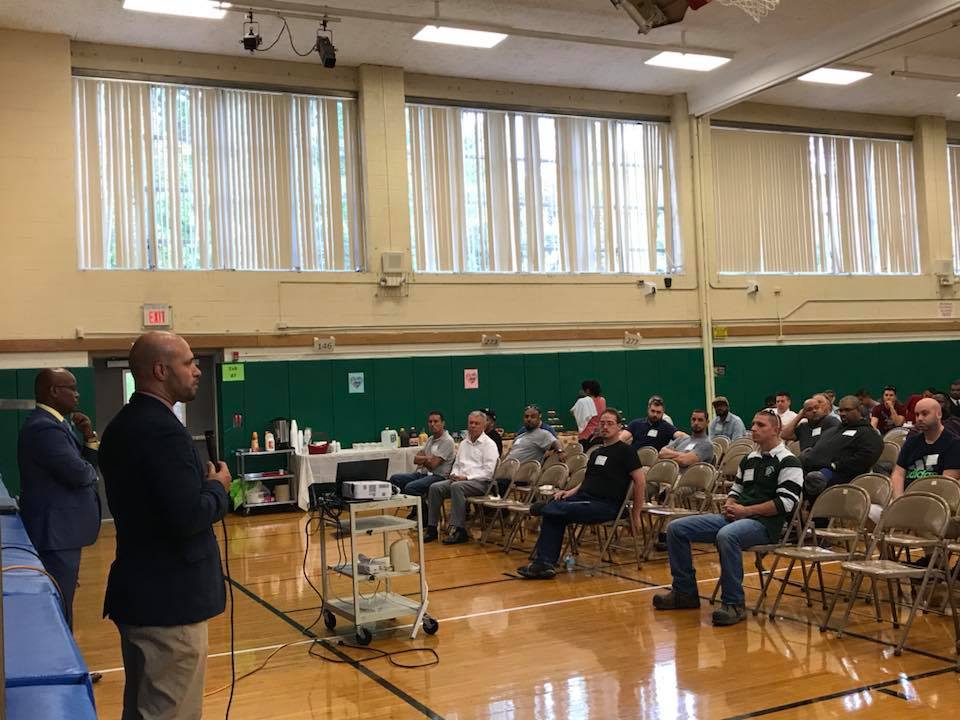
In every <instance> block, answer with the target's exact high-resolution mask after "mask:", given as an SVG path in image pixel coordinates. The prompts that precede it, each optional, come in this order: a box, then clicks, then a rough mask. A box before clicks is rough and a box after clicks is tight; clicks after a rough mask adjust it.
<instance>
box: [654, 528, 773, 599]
mask: <svg viewBox="0 0 960 720" xmlns="http://www.w3.org/2000/svg"><path fill="white" fill-rule="evenodd" d="M691 542H716V544H717V550H718V551H719V553H720V593H721V594H720V601H721V602H722V603H723V604H725V605H738V606H741V607H742V606H743V605H744V595H743V550H744V548H748V547H751V546H753V545H765V544H766V543H769V542H770V539H769V537H768V536H767V529H766V528H765V527H764V526H763V524H762V523H761V522H759V521H758V520H754V519H753V518H744V519H742V520H734V521H732V522H731V521H729V520H727V519H726V518H725V517H723V515H695V516H692V517H685V518H681V519H679V520H674V521H673V522H671V523H670V524H669V525H668V526H667V553H668V555H669V557H670V574H671V575H672V576H673V591H674V592H676V593H682V594H684V595H692V596H694V597H696V596H699V595H700V593H699V592H698V591H697V574H696V571H695V570H694V569H693V556H692V555H691V553H690V543H691Z"/></svg>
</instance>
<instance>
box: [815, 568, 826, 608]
mask: <svg viewBox="0 0 960 720" xmlns="http://www.w3.org/2000/svg"><path fill="white" fill-rule="evenodd" d="M814 565H816V566H817V582H818V583H820V604H821V605H822V606H823V609H824V610H826V609H827V591H826V589H825V588H824V587H823V567H822V563H819V562H814Z"/></svg>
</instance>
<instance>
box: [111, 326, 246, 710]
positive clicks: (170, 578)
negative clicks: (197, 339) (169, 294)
mask: <svg viewBox="0 0 960 720" xmlns="http://www.w3.org/2000/svg"><path fill="white" fill-rule="evenodd" d="M130 370H131V372H132V373H133V377H134V380H135V382H136V388H137V390H136V392H135V393H134V394H133V396H132V397H131V398H130V402H129V403H128V404H127V405H125V406H124V408H123V409H122V410H121V411H120V412H119V413H118V414H117V416H116V417H115V418H114V419H113V421H112V422H111V423H110V424H109V425H108V426H107V428H106V430H104V433H103V440H102V441H101V445H100V467H101V470H102V472H103V479H104V483H105V486H106V493H107V503H108V504H109V506H110V511H111V512H112V513H113V518H114V523H115V524H116V528H117V554H116V559H115V560H114V561H113V564H112V565H111V567H110V577H109V579H108V580H107V594H106V600H105V602H104V616H109V617H110V619H111V620H113V621H114V622H115V623H116V625H117V629H118V630H119V632H120V650H121V652H122V654H123V667H124V672H125V674H126V680H125V686H124V690H123V715H122V720H134V719H136V720H140V719H141V718H150V719H151V720H193V719H195V718H197V719H198V718H200V716H201V713H202V709H203V680H204V674H205V671H206V661H207V620H209V619H210V618H212V617H215V616H216V615H219V614H220V613H222V612H223V610H224V606H225V604H226V598H225V588H224V577H223V573H222V571H221V569H220V548H219V546H218V545H217V539H216V537H215V536H214V533H213V527H212V525H213V524H214V523H216V522H217V521H218V520H220V519H221V518H222V517H223V516H224V515H225V514H226V512H227V508H228V495H227V488H228V487H229V485H230V473H229V471H228V469H227V466H226V464H224V463H223V462H219V467H217V468H215V467H214V465H213V463H210V462H207V463H206V464H204V462H203V461H201V459H200V456H199V454H198V453H197V451H196V449H195V447H194V444H193V439H192V438H191V436H190V433H188V432H187V429H186V428H185V427H184V426H183V425H182V424H181V422H180V421H179V420H178V419H177V416H176V415H174V414H173V405H174V404H175V403H177V402H189V401H191V400H193V399H194V397H196V394H197V387H198V385H199V382H200V369H199V368H198V367H197V366H196V364H195V363H194V357H193V352H192V351H191V350H190V346H189V345H188V344H187V343H186V341H184V340H183V338H181V337H179V336H178V335H174V334H173V333H168V332H150V333H147V334H145V335H142V336H141V337H140V338H139V339H138V340H137V341H136V342H135V343H134V344H133V347H132V348H131V349H130Z"/></svg>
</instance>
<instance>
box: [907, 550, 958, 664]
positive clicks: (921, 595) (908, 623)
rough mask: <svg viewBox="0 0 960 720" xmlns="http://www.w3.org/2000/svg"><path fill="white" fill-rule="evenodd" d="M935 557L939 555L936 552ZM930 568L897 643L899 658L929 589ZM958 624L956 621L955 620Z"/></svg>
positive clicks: (932, 560)
mask: <svg viewBox="0 0 960 720" xmlns="http://www.w3.org/2000/svg"><path fill="white" fill-rule="evenodd" d="M934 555H939V553H937V551H936V550H934ZM937 559H938V558H936V557H934V558H931V559H930V565H933V564H934V561H935V560H937ZM930 575H931V572H930V568H929V566H928V567H927V572H926V573H924V575H923V582H921V583H920V590H919V591H918V592H917V595H916V598H915V599H914V601H913V605H911V606H910V615H908V616H907V622H906V624H904V626H903V633H902V634H901V635H900V642H899V643H897V646H896V647H895V648H894V649H893V654H894V655H897V656H899V655H900V653H902V652H903V646H904V645H905V644H906V643H907V635H909V634H910V626H911V625H913V618H914V616H915V615H916V614H917V608H919V607H920V600H921V598H923V593H924V590H926V588H927V581H928V580H929V579H930ZM954 622H956V620H954Z"/></svg>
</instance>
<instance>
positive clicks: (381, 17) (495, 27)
mask: <svg viewBox="0 0 960 720" xmlns="http://www.w3.org/2000/svg"><path fill="white" fill-rule="evenodd" d="M230 10H231V11H232V12H242V13H246V12H247V11H248V10H254V11H259V12H264V13H268V14H270V15H282V16H284V17H288V18H293V17H295V18H302V19H306V20H311V19H312V20H320V19H322V18H323V17H324V16H335V17H337V18H355V19H357V20H372V21H375V22H386V23H394V24H397V25H413V26H423V25H437V24H444V25H451V26H453V27H458V28H463V29H464V30H484V31H486V32H497V33H504V34H506V35H513V36H515V37H525V38H532V39H535V40H548V41H550V42H566V43H578V44H581V45H598V46H604V47H615V48H622V49H625V50H641V51H645V52H648V53H658V52H663V51H667V50H670V51H673V52H688V53H701V54H704V55H717V56H720V57H727V58H732V57H733V55H734V54H733V53H732V52H731V51H729V50H721V49H718V48H709V47H699V46H696V45H662V44H659V43H648V42H638V41H636V40H619V39H617V38H608V37H599V36H596V35H576V34H573V33H560V32H551V31H548V30H537V29H535V28H518V27H513V26H511V25H500V24H497V23H489V22H482V21H478V20H467V19H465V18H456V17H447V16H439V17H437V16H429V15H402V14H399V13H389V12H375V11H373V10H357V9H354V8H343V7H333V6H331V5H312V4H308V3H300V2H283V1H282V0H254V2H252V3H248V4H245V5H235V6H234V7H233V8H231V9H230ZM624 25H625V26H628V23H627V22H626V18H624Z"/></svg>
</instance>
